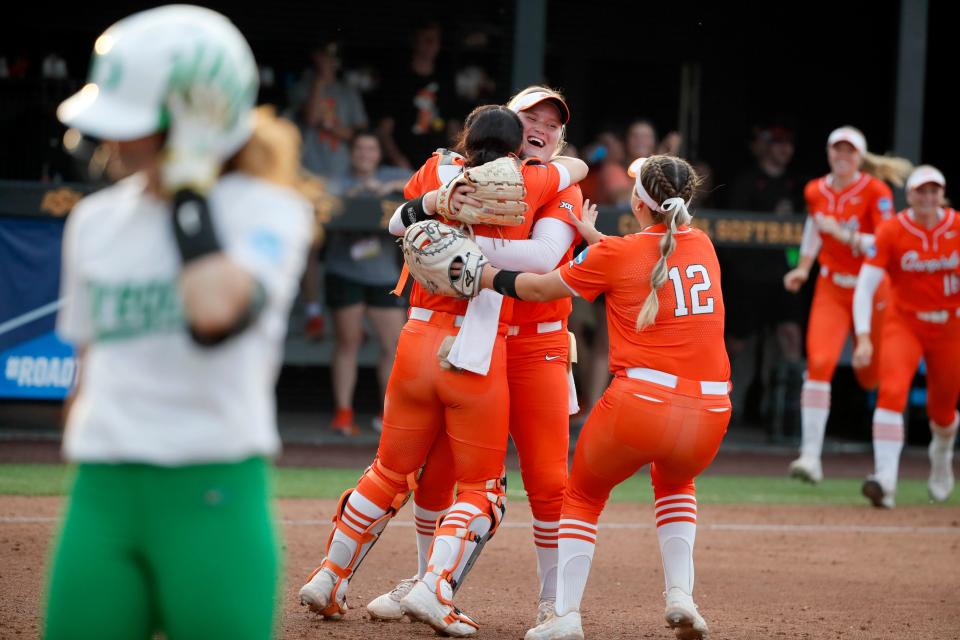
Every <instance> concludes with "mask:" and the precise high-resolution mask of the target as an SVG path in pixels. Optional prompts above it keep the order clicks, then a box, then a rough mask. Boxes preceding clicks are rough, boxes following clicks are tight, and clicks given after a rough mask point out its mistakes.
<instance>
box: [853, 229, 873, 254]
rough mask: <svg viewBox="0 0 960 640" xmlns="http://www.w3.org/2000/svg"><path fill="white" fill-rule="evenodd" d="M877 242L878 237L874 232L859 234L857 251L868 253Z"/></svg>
mask: <svg viewBox="0 0 960 640" xmlns="http://www.w3.org/2000/svg"><path fill="white" fill-rule="evenodd" d="M876 244H877V239H876V237H875V236H874V235H873V234H872V233H858V234H857V252H858V253H860V254H861V255H868V254H869V253H870V250H871V249H873V247H874V245H876Z"/></svg>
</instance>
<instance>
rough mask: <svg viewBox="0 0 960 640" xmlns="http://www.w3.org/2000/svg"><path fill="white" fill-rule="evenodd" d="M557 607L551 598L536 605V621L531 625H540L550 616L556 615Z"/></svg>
mask: <svg viewBox="0 0 960 640" xmlns="http://www.w3.org/2000/svg"><path fill="white" fill-rule="evenodd" d="M556 613H557V607H556V603H555V602H554V601H553V600H544V601H543V602H541V603H540V604H539V605H537V622H536V623H535V624H534V625H533V626H535V627H537V626H540V625H541V624H543V623H544V622H546V621H547V619H548V618H550V617H551V616H554V615H556Z"/></svg>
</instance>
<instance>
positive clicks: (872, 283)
mask: <svg viewBox="0 0 960 640" xmlns="http://www.w3.org/2000/svg"><path fill="white" fill-rule="evenodd" d="M884 275H886V272H885V271H884V270H883V269H881V268H880V267H875V266H874V265H872V264H865V265H863V266H862V267H860V275H858V276H857V288H856V289H854V291H853V329H854V332H855V333H856V334H857V335H860V334H861V333H870V321H871V320H872V319H873V295H874V294H875V293H876V292H877V287H879V286H880V283H881V282H883V277H884Z"/></svg>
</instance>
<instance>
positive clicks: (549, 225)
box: [477, 218, 574, 273]
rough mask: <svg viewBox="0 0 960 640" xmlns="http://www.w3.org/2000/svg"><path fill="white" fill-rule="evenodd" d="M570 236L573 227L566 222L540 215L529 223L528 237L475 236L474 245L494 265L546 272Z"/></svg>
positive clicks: (518, 269) (561, 252)
mask: <svg viewBox="0 0 960 640" xmlns="http://www.w3.org/2000/svg"><path fill="white" fill-rule="evenodd" d="M573 238H574V231H573V227H571V226H570V225H569V224H567V223H566V222H563V221H562V220H557V219H556V218H543V219H541V220H539V221H537V224H535V225H534V226H533V232H532V233H531V235H530V239H529V240H501V239H500V238H488V237H484V236H477V244H479V245H480V249H482V250H483V254H484V255H485V256H487V258H488V259H489V260H490V262H491V263H492V264H493V266H495V267H497V268H500V269H510V270H511V271H528V272H530V273H549V272H551V271H553V270H554V269H555V268H556V267H557V263H559V262H560V259H561V258H563V254H565V253H566V252H567V249H569V248H570V245H571V244H572V243H573Z"/></svg>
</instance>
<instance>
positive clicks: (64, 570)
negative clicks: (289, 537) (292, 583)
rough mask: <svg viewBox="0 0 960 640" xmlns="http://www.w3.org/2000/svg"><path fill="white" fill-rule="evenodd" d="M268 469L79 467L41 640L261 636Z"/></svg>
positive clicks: (272, 584)
mask: <svg viewBox="0 0 960 640" xmlns="http://www.w3.org/2000/svg"><path fill="white" fill-rule="evenodd" d="M269 475H270V465H269V463H267V462H266V461H265V460H263V459H262V458H251V459H249V460H246V461H243V462H239V463H230V464H199V465H189V466H183V467H158V466H152V465H144V464H80V465H79V466H78V467H77V473H76V479H75V481H74V486H73V489H72V491H71V493H70V497H69V503H68V505H67V510H66V516H65V518H64V522H63V528H62V530H61V532H60V536H59V540H58V541H57V544H56V546H55V550H54V553H53V565H52V571H51V573H50V580H49V587H48V592H47V603H46V623H45V637H46V638H48V639H49V640H60V639H61V638H71V639H72V638H76V639H81V638H98V639H102V640H110V639H113V638H116V639H118V640H120V639H139V638H150V637H151V636H152V635H153V634H154V633H156V632H160V633H162V634H164V636H165V637H166V638H167V639H168V640H181V639H187V638H229V639H230V640H245V639H251V640H253V639H256V640H260V639H265V638H270V637H271V636H272V635H273V633H274V630H275V622H276V612H277V609H278V603H279V593H280V574H281V569H280V554H279V543H278V534H277V531H276V529H275V527H276V525H275V521H274V518H273V513H272V510H271V502H270V490H269Z"/></svg>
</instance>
